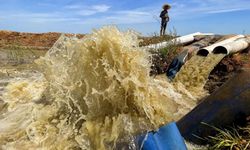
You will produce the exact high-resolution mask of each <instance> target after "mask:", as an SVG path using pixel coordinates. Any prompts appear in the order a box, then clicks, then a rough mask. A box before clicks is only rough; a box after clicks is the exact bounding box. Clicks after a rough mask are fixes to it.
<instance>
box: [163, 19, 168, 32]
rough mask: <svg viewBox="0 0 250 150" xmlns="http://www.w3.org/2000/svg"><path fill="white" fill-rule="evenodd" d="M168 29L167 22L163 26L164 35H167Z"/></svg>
mask: <svg viewBox="0 0 250 150" xmlns="http://www.w3.org/2000/svg"><path fill="white" fill-rule="evenodd" d="M166 28H167V22H166V21H165V22H164V26H163V35H165V32H166Z"/></svg>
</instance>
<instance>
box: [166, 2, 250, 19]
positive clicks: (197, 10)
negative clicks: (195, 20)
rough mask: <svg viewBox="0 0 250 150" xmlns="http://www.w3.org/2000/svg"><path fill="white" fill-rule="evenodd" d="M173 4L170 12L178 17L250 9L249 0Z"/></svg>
mask: <svg viewBox="0 0 250 150" xmlns="http://www.w3.org/2000/svg"><path fill="white" fill-rule="evenodd" d="M171 5H172V9H171V10H170V13H171V14H172V15H173V16H174V17H176V18H179V17H184V18H187V17H188V16H192V17H193V16H202V15H204V14H217V13H226V12H234V11H242V10H250V3H249V1H248V0H190V1H188V2H185V3H183V2H180V1H179V2H174V3H172V4H171Z"/></svg>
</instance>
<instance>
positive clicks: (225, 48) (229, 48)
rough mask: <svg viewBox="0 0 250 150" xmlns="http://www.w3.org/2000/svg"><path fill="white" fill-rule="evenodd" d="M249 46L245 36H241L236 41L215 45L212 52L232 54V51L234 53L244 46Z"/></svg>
mask: <svg viewBox="0 0 250 150" xmlns="http://www.w3.org/2000/svg"><path fill="white" fill-rule="evenodd" d="M248 46H249V41H248V40H247V39H246V38H241V39H238V40H236V41H233V42H230V43H227V44H224V45H221V46H217V47H216V48H215V49H214V50H213V53H214V54H227V55H229V54H232V53H236V52H239V51H242V50H244V49H246V48H248Z"/></svg>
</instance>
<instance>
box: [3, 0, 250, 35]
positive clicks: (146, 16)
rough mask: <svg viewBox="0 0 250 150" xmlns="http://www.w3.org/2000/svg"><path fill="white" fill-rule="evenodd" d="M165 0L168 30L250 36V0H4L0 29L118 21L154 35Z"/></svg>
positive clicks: (71, 29)
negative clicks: (169, 7) (167, 11)
mask: <svg viewBox="0 0 250 150" xmlns="http://www.w3.org/2000/svg"><path fill="white" fill-rule="evenodd" d="M165 3H168V4H170V5H171V7H172V8H171V9H170V10H169V16H170V22H169V24H168V31H169V32H176V33H177V34H179V35H184V34H188V33H193V32H212V33H217V34H231V33H232V34H233V33H234V34H235V33H238V34H250V0H167V1H166V0H0V30H12V31H21V32H65V33H90V32H91V31H92V30H93V29H98V28H100V27H102V26H104V25H116V26H117V27H118V28H119V29H121V30H127V29H133V30H136V31H137V32H139V33H141V34H142V35H145V36H152V35H155V34H159V29H160V18H159V14H160V12H161V10H162V5H163V4H165Z"/></svg>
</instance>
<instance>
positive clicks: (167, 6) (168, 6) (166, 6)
mask: <svg viewBox="0 0 250 150" xmlns="http://www.w3.org/2000/svg"><path fill="white" fill-rule="evenodd" d="M170 8H171V6H170V5H169V4H164V5H163V6H162V9H170Z"/></svg>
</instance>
